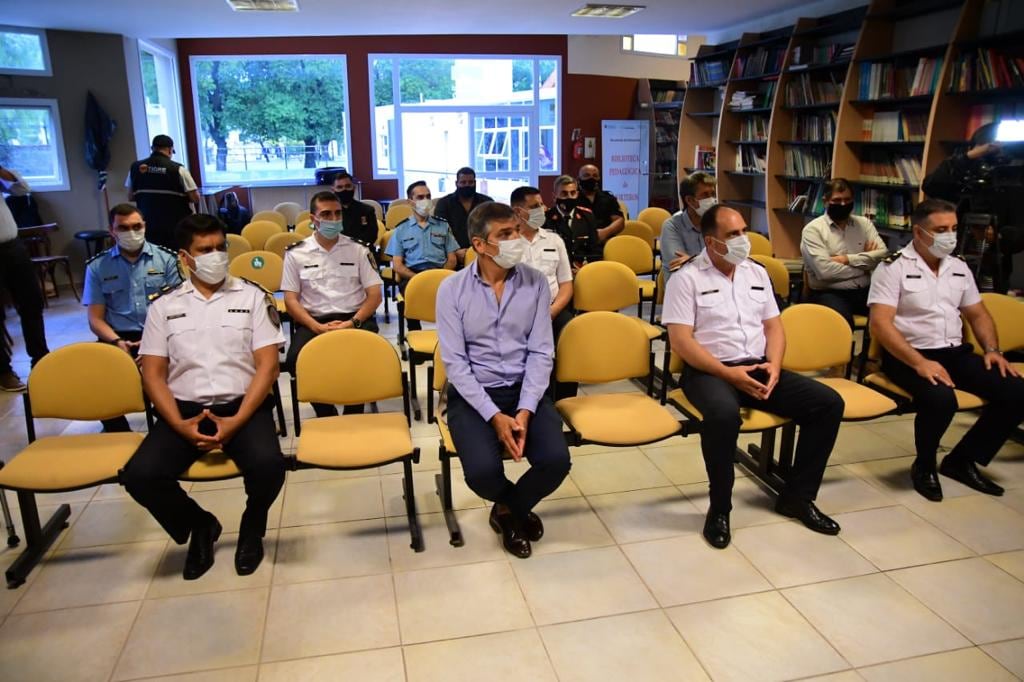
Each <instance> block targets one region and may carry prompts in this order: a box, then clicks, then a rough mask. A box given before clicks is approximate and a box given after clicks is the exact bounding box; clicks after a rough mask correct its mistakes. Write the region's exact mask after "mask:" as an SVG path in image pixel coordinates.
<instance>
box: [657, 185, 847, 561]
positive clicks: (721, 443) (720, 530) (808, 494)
mask: <svg viewBox="0 0 1024 682" xmlns="http://www.w3.org/2000/svg"><path fill="white" fill-rule="evenodd" d="M701 232H702V234H703V235H704V247H705V248H704V250H703V251H702V252H701V253H700V255H699V256H696V257H694V258H691V259H690V260H688V261H686V263H684V264H683V265H682V267H680V268H679V270H678V271H676V273H675V275H674V276H673V277H672V279H670V280H669V283H668V288H667V290H666V292H665V311H664V313H663V314H662V320H664V322H665V323H666V324H667V325H668V333H669V342H670V343H671V345H672V350H673V351H675V352H676V354H678V355H679V356H680V357H681V358H682V359H683V360H684V361H685V363H686V368H685V369H684V370H683V376H682V386H683V390H684V391H685V392H686V395H687V397H688V398H689V399H690V400H691V401H692V402H693V404H694V406H695V407H696V408H697V409H698V410H700V412H701V415H702V417H703V421H702V426H701V434H700V447H701V452H702V454H703V455H704V464H705V466H706V467H707V471H708V479H709V482H710V483H709V487H710V506H709V507H708V514H707V519H706V521H705V523H704V538H705V539H706V540H707V541H708V543H709V544H710V545H711V546H712V547H715V548H717V549H724V548H725V547H726V546H728V544H729V541H730V538H731V534H730V529H729V512H730V511H731V510H732V486H733V482H734V478H735V471H734V470H733V457H734V455H735V452H736V441H737V439H738V437H739V430H740V408H741V407H753V408H757V409H760V410H765V411H766V412H772V413H773V414H777V415H780V416H783V417H789V418H791V419H792V420H793V421H794V422H795V423H796V424H797V426H799V427H800V439H799V442H798V443H797V446H796V454H795V459H794V462H793V467H792V469H791V470H790V471H789V472H788V474H787V475H786V487H785V489H784V490H783V491H782V492H781V493H780V495H779V499H778V501H777V503H776V505H775V510H776V511H777V512H779V513H780V514H783V515H785V516H790V517H794V518H797V519H799V520H800V521H801V522H803V524H804V525H805V526H807V527H808V528H810V529H811V530H813V531H817V532H819V533H825V534H827V535H835V534H837V533H838V532H839V524H837V523H836V522H835V521H833V520H832V519H830V518H829V517H827V516H825V515H824V514H823V513H821V511H820V510H819V509H818V508H817V507H816V506H815V505H814V499H815V497H817V494H818V488H819V487H820V486H821V478H822V476H823V475H824V473H825V466H826V465H827V463H828V458H829V455H831V454H832V446H833V445H834V444H835V440H836V435H837V434H838V432H839V423H840V421H841V420H842V417H843V409H844V404H843V399H842V398H841V397H840V396H839V394H838V393H836V392H835V391H833V390H832V389H831V388H829V387H828V386H825V385H824V384H821V383H819V382H817V381H814V380H813V379H809V378H807V377H804V376H801V375H799V374H795V373H793V372H788V371H784V370H782V356H783V355H784V354H785V350H786V337H785V335H784V333H783V330H782V322H781V321H780V320H779V309H778V306H777V304H776V302H775V297H774V296H773V295H772V284H771V280H770V279H769V278H768V272H767V271H766V270H765V269H764V267H763V266H761V265H760V264H758V263H757V262H755V261H753V260H750V259H749V258H748V256H749V255H750V241H749V239H748V238H747V236H746V232H747V225H746V222H745V221H744V220H743V216H742V215H740V214H739V213H738V212H737V211H735V210H733V209H731V208H728V207H725V206H722V205H716V206H712V207H711V208H710V209H708V210H707V212H706V213H705V214H704V215H703V216H702V218H701Z"/></svg>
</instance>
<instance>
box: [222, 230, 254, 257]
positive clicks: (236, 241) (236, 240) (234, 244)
mask: <svg viewBox="0 0 1024 682" xmlns="http://www.w3.org/2000/svg"><path fill="white" fill-rule="evenodd" d="M227 239H228V259H229V262H230V261H231V260H234V259H235V257H236V256H241V255H242V254H243V253H249V252H250V251H252V244H250V243H249V240H248V239H246V238H245V237H243V236H242V235H240V234H233V233H231V232H229V233H228V234H227Z"/></svg>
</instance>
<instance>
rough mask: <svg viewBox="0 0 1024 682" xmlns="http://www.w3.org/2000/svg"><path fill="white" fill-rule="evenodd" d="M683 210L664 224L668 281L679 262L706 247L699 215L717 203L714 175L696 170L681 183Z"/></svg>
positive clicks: (665, 268)
mask: <svg viewBox="0 0 1024 682" xmlns="http://www.w3.org/2000/svg"><path fill="white" fill-rule="evenodd" d="M679 202H680V204H681V207H680V210H679V211H676V213H674V214H673V215H672V217H671V218H669V219H668V220H666V221H665V223H664V224H663V225H662V226H661V237H660V240H661V252H662V253H663V254H664V255H665V257H664V258H663V259H662V261H661V269H662V271H663V272H664V274H665V281H666V282H668V280H669V278H670V277H672V273H673V272H675V271H676V270H678V269H679V266H680V265H682V264H683V263H685V262H686V261H688V260H690V259H691V258H693V257H694V256H696V255H697V254H699V253H700V252H701V251H703V250H704V238H703V237H702V236H701V233H700V218H701V216H703V215H704V214H705V213H707V210H708V209H709V208H711V207H712V206H714V205H715V204H717V203H718V199H717V197H716V196H715V176H714V175H710V174H709V173H694V174H693V175H689V176H687V177H686V178H684V179H683V181H682V182H680V183H679Z"/></svg>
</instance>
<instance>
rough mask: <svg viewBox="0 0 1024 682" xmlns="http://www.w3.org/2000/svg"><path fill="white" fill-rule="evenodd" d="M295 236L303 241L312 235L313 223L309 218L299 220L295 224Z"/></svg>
mask: <svg viewBox="0 0 1024 682" xmlns="http://www.w3.org/2000/svg"><path fill="white" fill-rule="evenodd" d="M295 234H297V235H299V236H300V237H302V238H303V239H305V238H306V237H308V236H310V235H312V234H313V222H312V221H311V220H310V219H309V218H301V219H300V220H299V222H297V223H295Z"/></svg>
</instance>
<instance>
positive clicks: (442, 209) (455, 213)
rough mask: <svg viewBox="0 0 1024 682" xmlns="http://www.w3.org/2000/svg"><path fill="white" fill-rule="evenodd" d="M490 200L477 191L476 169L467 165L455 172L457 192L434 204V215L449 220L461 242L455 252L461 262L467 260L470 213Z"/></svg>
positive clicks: (454, 233)
mask: <svg viewBox="0 0 1024 682" xmlns="http://www.w3.org/2000/svg"><path fill="white" fill-rule="evenodd" d="M488 201H494V199H492V198H490V197H489V196H487V195H486V194H480V193H478V192H477V191H476V171H475V170H473V169H472V168H470V167H469V166H466V167H464V168H460V169H459V170H458V171H457V172H456V173H455V192H454V193H453V194H448V195H446V196H443V197H441V198H440V199H438V200H437V204H436V205H435V206H434V216H435V217H437V218H440V219H441V220H444V221H447V223H448V226H449V227H451V228H452V234H453V235H455V241H457V242H458V243H459V250H458V251H456V252H455V258H456V260H458V262H459V263H461V262H462V261H463V260H465V258H466V249H468V248H469V233H468V232H467V231H466V221H467V220H468V218H469V213H470V211H472V210H473V209H474V208H476V207H477V206H479V205H480V204H483V203H485V202H488Z"/></svg>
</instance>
